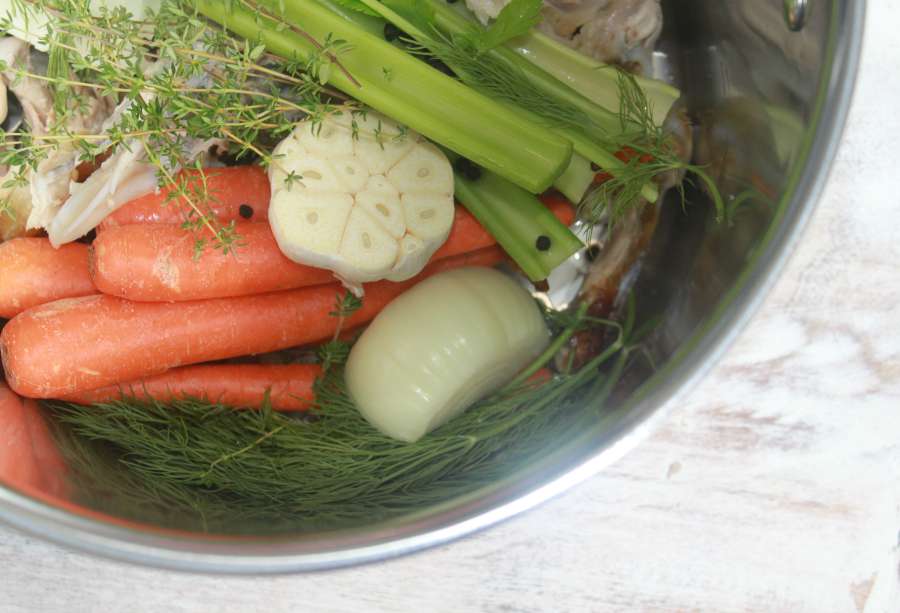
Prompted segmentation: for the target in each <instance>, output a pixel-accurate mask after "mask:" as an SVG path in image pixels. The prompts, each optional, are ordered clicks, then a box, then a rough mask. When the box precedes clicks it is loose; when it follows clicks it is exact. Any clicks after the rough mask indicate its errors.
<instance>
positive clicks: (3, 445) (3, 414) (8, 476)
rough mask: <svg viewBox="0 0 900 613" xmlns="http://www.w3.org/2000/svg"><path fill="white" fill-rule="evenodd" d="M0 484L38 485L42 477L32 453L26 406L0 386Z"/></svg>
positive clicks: (0, 384)
mask: <svg viewBox="0 0 900 613" xmlns="http://www.w3.org/2000/svg"><path fill="white" fill-rule="evenodd" d="M0 481H3V482H4V483H8V484H10V485H13V486H16V485H20V484H23V483H24V484H29V485H35V484H37V483H40V481H41V474H40V470H39V468H38V465H37V462H36V461H35V459H34V454H33V453H32V451H31V438H30V437H29V435H28V424H27V422H26V421H25V405H24V404H23V402H22V399H21V398H19V397H18V396H16V395H15V394H14V393H13V392H12V391H10V389H9V388H8V387H6V386H5V385H3V384H2V383H0Z"/></svg>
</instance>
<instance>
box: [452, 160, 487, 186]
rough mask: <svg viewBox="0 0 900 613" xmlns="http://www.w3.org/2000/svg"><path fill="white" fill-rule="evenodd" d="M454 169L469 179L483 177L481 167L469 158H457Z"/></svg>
mask: <svg viewBox="0 0 900 613" xmlns="http://www.w3.org/2000/svg"><path fill="white" fill-rule="evenodd" d="M453 169H454V170H455V171H456V172H457V173H459V174H461V175H462V176H463V177H464V178H466V179H468V180H469V181H477V180H478V179H480V178H481V167H480V166H479V165H478V164H476V163H475V162H473V161H472V160H470V159H468V158H462V157H461V158H456V161H455V162H454V163H453Z"/></svg>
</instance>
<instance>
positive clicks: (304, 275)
mask: <svg viewBox="0 0 900 613" xmlns="http://www.w3.org/2000/svg"><path fill="white" fill-rule="evenodd" d="M550 208H551V210H553V212H554V213H555V214H556V215H557V217H559V218H560V219H561V220H562V221H563V222H564V223H567V224H568V223H571V222H572V219H573V218H574V211H573V209H572V206H571V205H570V204H568V202H565V201H559V200H558V201H554V202H552V203H551V204H550ZM237 233H238V235H239V236H240V241H239V242H240V246H239V247H238V248H237V249H236V250H235V251H233V252H230V253H222V252H221V251H217V250H211V249H210V250H207V251H205V252H204V253H203V254H202V255H200V257H195V253H194V235H193V234H192V233H190V232H187V231H185V230H182V229H181V228H179V227H177V226H173V225H168V226H167V225H147V224H135V225H129V226H120V227H114V228H108V229H107V230H105V231H104V232H102V233H100V234H99V235H98V236H97V239H96V240H95V241H94V244H93V247H92V252H91V271H92V274H93V279H94V283H95V284H96V286H97V289H99V290H100V291H101V292H103V293H105V294H110V295H113V296H119V297H121V298H127V299H129V300H137V301H140V302H169V301H182V300H201V299H206V298H225V297H230V296H247V295H250V294H260V293H264V292H272V291H280V290H284V289H294V288H298V287H306V286H310V285H319V284H322V283H328V282H331V281H333V280H334V278H333V275H332V273H331V272H330V271H327V270H323V269H320V268H313V267H311V266H305V265H303V264H297V263H296V262H293V261H291V260H289V259H288V258H286V257H285V256H284V254H282V252H281V250H280V249H279V248H278V244H277V243H276V242H275V237H274V236H273V235H272V231H271V230H270V229H269V226H268V224H258V223H250V224H241V225H239V226H238V227H237ZM495 243H496V241H495V240H494V237H492V236H491V235H490V234H489V233H488V232H487V230H485V229H484V227H483V226H482V225H481V224H480V223H478V221H477V220H476V219H475V218H474V217H473V216H472V215H471V214H470V213H469V212H468V211H466V210H465V209H464V208H463V207H461V206H457V207H456V213H455V218H454V222H453V226H452V229H451V231H450V235H449V237H448V238H447V241H446V242H445V243H444V244H443V245H442V246H441V247H440V248H439V249H438V251H437V252H436V253H435V254H434V256H432V261H435V260H439V259H443V258H446V257H451V256H455V255H459V254H461V253H468V252H470V251H476V250H478V249H483V248H486V247H490V246H492V245H494V244H495Z"/></svg>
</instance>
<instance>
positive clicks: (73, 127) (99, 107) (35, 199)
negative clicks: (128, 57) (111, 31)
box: [0, 37, 113, 240]
mask: <svg viewBox="0 0 900 613" xmlns="http://www.w3.org/2000/svg"><path fill="white" fill-rule="evenodd" d="M44 59H45V56H43V55H42V54H40V53H37V52H34V51H33V50H32V49H31V47H29V45H28V43H26V42H24V41H21V40H19V39H17V38H13V37H6V38H3V39H0V60H3V61H4V62H5V63H6V65H7V66H8V67H9V68H8V69H7V70H6V71H5V72H3V73H0V82H2V84H3V86H4V94H6V91H5V90H6V89H8V90H9V92H10V93H12V94H13V95H15V97H16V99H17V100H18V102H19V104H20V106H21V107H22V114H23V116H24V121H25V123H26V124H27V126H28V130H29V131H30V132H31V133H32V134H34V135H35V136H41V135H44V134H47V132H48V131H49V129H50V127H51V125H52V124H53V122H54V121H55V120H56V116H55V112H54V110H53V97H52V95H51V93H50V90H49V88H48V87H47V82H46V81H44V80H41V79H38V78H35V77H30V76H27V75H26V76H22V75H17V74H16V72H17V70H18V69H24V70H27V71H28V72H30V73H34V74H41V73H43V72H45V71H46V65H45V64H44ZM75 95H77V96H79V97H80V98H81V101H83V102H84V112H82V113H77V114H73V115H72V117H71V118H70V119H69V120H68V122H67V125H66V127H67V129H68V130H70V131H71V132H73V133H76V134H96V133H97V132H99V131H100V130H101V128H102V126H103V122H104V120H105V119H106V118H107V117H108V116H109V114H110V112H111V111H112V109H113V101H112V100H111V99H110V98H108V97H101V96H98V95H97V94H96V92H95V90H93V89H81V90H78V91H76V92H75ZM4 102H6V96H5V95H4ZM77 164H78V151H76V149H75V148H74V147H72V146H70V145H68V144H62V145H60V146H59V147H58V148H56V149H55V150H53V151H52V152H51V153H50V154H49V155H48V156H47V158H46V159H44V160H41V162H40V163H39V164H38V166H37V169H36V170H34V171H31V170H26V171H24V172H25V173H26V175H27V177H28V181H29V185H30V188H29V190H28V193H27V194H26V193H24V192H23V188H22V187H16V188H11V189H10V188H7V189H3V190H0V198H6V199H7V200H6V202H7V203H8V205H7V209H6V212H7V214H6V215H5V219H4V220H2V222H0V237H2V238H3V239H4V240H5V239H6V238H10V237H12V236H16V235H18V234H21V233H23V232H24V231H25V230H26V229H27V230H31V229H37V228H43V227H46V226H47V225H48V224H49V223H50V222H51V221H52V220H53V218H54V217H55V216H56V213H57V211H58V210H59V208H60V207H61V206H62V203H63V202H64V201H65V200H66V198H68V197H69V192H70V183H71V182H72V179H73V177H74V173H75V167H76V166H77ZM2 170H4V171H5V172H4V173H3V174H4V176H8V173H19V172H22V170H21V169H18V168H13V169H6V168H4V169H2ZM9 176H11V175H9Z"/></svg>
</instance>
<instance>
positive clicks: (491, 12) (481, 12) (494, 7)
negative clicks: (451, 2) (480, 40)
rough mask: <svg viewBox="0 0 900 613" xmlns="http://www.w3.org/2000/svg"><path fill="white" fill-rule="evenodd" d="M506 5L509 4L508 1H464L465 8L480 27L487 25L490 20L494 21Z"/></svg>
mask: <svg viewBox="0 0 900 613" xmlns="http://www.w3.org/2000/svg"><path fill="white" fill-rule="evenodd" d="M507 4H509V0H466V6H467V7H468V9H469V10H470V11H472V12H473V13H474V14H475V16H476V17H477V18H478V21H480V22H481V24H482V25H487V24H488V22H489V21H490V20H491V19H496V17H497V15H499V14H500V11H501V10H503V7H504V6H506V5H507Z"/></svg>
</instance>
